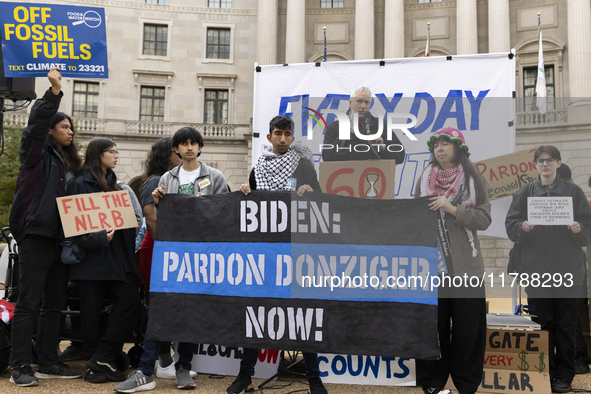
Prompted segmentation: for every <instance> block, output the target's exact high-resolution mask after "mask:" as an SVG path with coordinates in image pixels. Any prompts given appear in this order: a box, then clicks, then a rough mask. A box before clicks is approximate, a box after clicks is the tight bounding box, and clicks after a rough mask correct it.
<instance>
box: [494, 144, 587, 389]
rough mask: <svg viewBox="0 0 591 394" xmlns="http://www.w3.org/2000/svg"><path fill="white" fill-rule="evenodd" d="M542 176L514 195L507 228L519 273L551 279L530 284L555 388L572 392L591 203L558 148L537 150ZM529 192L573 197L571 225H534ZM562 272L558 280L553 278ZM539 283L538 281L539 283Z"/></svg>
mask: <svg viewBox="0 0 591 394" xmlns="http://www.w3.org/2000/svg"><path fill="white" fill-rule="evenodd" d="M534 161H535V162H536V166H537V168H538V172H539V175H538V177H537V178H536V180H535V181H534V182H533V184H532V185H531V186H530V185H524V186H522V187H521V188H520V189H519V190H518V191H517V193H515V195H514V196H513V201H512V202H511V206H510V208H509V211H508V212H507V218H506V219H505V227H506V228H507V234H508V235H509V238H510V239H511V240H512V241H513V242H515V243H518V244H521V246H522V253H521V256H520V260H521V269H520V272H521V275H522V277H526V276H525V275H527V277H529V278H532V279H533V276H532V275H538V277H539V278H540V280H544V277H545V276H547V277H548V278H552V280H551V281H550V285H551V286H552V287H551V288H543V287H541V286H537V287H536V285H535V283H534V282H531V283H530V285H529V286H527V287H526V292H527V295H528V299H533V300H534V304H535V309H536V313H537V315H538V321H539V323H540V324H541V326H542V330H545V331H548V339H549V349H550V354H549V362H550V365H549V369H550V382H551V387H552V391H553V392H558V393H567V392H570V391H571V390H572V389H571V383H572V380H573V378H574V375H575V329H576V320H577V311H576V309H577V302H578V300H577V298H578V297H579V295H580V291H581V285H582V284H583V283H582V281H583V278H584V273H585V269H584V257H583V253H582V252H581V248H582V247H583V246H586V245H588V244H589V240H590V234H589V230H590V229H591V207H590V206H589V203H588V201H587V198H586V197H585V193H584V192H583V190H581V188H580V187H579V186H577V185H576V184H574V183H570V182H566V181H564V180H562V179H561V178H560V177H559V176H557V169H558V168H559V167H560V166H561V157H560V151H559V150H558V149H557V148H556V147H554V146H552V145H542V146H540V147H539V148H538V149H537V150H536V152H535V153H534ZM528 197H572V207H573V214H574V222H573V223H571V224H569V225H533V224H531V223H530V222H529V221H528V201H527V198H528ZM556 275H558V276H559V277H560V283H558V282H556V281H555V279H556V278H557V276H556ZM536 283H537V282H536Z"/></svg>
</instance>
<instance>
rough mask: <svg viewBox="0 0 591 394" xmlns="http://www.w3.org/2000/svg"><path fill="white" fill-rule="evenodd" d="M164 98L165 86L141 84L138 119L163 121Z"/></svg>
mask: <svg viewBox="0 0 591 394" xmlns="http://www.w3.org/2000/svg"><path fill="white" fill-rule="evenodd" d="M165 98H166V97H165V88H163V87H155V86H142V88H141V96H140V120H141V121H146V122H163V121H164V100H165Z"/></svg>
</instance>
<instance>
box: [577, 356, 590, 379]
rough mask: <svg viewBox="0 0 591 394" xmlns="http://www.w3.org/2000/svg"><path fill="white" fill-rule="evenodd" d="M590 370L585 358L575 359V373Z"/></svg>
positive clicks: (579, 373) (578, 373) (583, 372)
mask: <svg viewBox="0 0 591 394" xmlns="http://www.w3.org/2000/svg"><path fill="white" fill-rule="evenodd" d="M588 372H589V365H588V364H587V363H586V362H585V358H578V359H576V360H575V374H577V375H582V374H585V373H588Z"/></svg>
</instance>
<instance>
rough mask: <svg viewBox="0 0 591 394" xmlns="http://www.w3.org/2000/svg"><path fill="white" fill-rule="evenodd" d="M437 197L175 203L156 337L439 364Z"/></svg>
mask: <svg viewBox="0 0 591 394" xmlns="http://www.w3.org/2000/svg"><path fill="white" fill-rule="evenodd" d="M428 202H429V201H428V200H427V199H424V198H421V199H414V200H365V199H358V198H350V197H342V196H337V195H329V194H321V193H306V194H305V195H304V197H302V198H299V197H297V195H296V194H295V193H293V194H292V193H290V192H253V193H251V194H250V195H248V196H244V195H243V194H242V193H240V192H235V193H229V194H224V195H208V196H201V197H194V196H186V195H166V196H165V197H164V198H163V199H162V200H161V202H160V204H159V208H158V222H157V226H156V228H157V232H156V242H155V246H154V255H153V263H152V276H151V288H150V292H151V294H150V320H149V325H148V334H147V337H148V338H150V339H159V340H167V341H188V342H195V343H215V344H219V345H223V346H245V347H253V348H258V347H261V348H267V349H283V350H303V351H312V352H325V353H346V354H358V355H374V356H397V357H406V358H421V359H435V358H438V357H439V345H438V338H437V288H436V287H435V288H433V286H432V285H431V283H430V278H432V277H436V276H437V213H436V212H432V211H430V210H429V209H428V207H427V204H428Z"/></svg>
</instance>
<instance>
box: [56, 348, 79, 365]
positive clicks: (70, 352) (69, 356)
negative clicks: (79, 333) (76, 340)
mask: <svg viewBox="0 0 591 394" xmlns="http://www.w3.org/2000/svg"><path fill="white" fill-rule="evenodd" d="M59 360H60V361H61V362H66V361H78V360H84V357H83V356H82V348H79V347H77V346H74V345H70V346H68V347H67V348H66V349H65V350H64V351H63V352H62V353H61V354H60V356H59Z"/></svg>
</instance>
